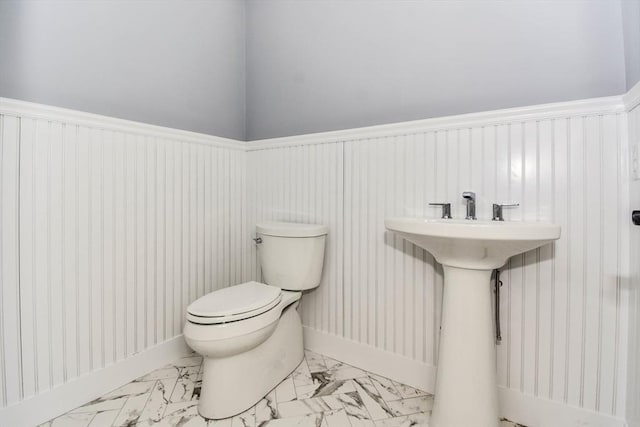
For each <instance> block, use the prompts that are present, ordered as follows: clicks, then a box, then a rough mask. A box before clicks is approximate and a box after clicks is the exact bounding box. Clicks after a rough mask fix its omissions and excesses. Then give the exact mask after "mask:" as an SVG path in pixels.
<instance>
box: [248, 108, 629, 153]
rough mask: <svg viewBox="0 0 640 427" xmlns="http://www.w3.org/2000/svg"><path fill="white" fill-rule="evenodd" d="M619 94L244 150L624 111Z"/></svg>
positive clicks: (268, 142) (259, 143)
mask: <svg viewBox="0 0 640 427" xmlns="http://www.w3.org/2000/svg"><path fill="white" fill-rule="evenodd" d="M625 111H626V109H625V104H624V103H623V100H622V96H609V97H604V98H594V99H585V100H580V101H569V102H558V103H553V104H542V105H533V106H528V107H518V108H508V109H503V110H493V111H484V112H480V113H469V114H459V115H455V116H447V117H436V118H432V119H424V120H414V121H410V122H400V123H391V124H385V125H377V126H367V127H361V128H353V129H345V130H338V131H330V132H320V133H312V134H307V135H295V136H286V137H282V138H271V139H262V140H256V141H249V142H247V151H255V150H265V149H270V148H280V147H288V146H296V145H312V144H328V143H332V142H341V141H348V140H349V141H350V140H360V139H370V138H381V137H385V136H393V135H406V134H412V133H420V132H429V131H436V130H448V129H460V128H468V127H474V126H492V125H499V124H505V123H512V122H514V121H515V122H517V121H531V120H545V119H553V118H564V117H575V116H590V115H600V114H611V113H623V112H625Z"/></svg>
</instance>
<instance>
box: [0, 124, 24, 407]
mask: <svg viewBox="0 0 640 427" xmlns="http://www.w3.org/2000/svg"><path fill="white" fill-rule="evenodd" d="M20 128H21V124H20V119H19V118H16V117H7V116H2V115H0V399H1V403H2V405H3V406H6V405H11V404H14V403H16V402H18V401H20V400H21V399H22V398H23V396H24V389H23V385H22V381H23V368H22V363H23V359H22V347H21V345H20V329H21V324H20V299H19V297H20V289H19V274H20V271H19V268H20V266H19V258H18V256H19V242H18V231H19V230H18V226H19V223H20V221H19V218H18V213H19V194H18V180H19V171H20V167H19V162H20V143H19V138H20Z"/></svg>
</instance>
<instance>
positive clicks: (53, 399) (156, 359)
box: [0, 335, 188, 427]
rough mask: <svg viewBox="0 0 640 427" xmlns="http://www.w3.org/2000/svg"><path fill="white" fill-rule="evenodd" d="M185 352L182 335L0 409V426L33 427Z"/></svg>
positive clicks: (186, 348)
mask: <svg viewBox="0 0 640 427" xmlns="http://www.w3.org/2000/svg"><path fill="white" fill-rule="evenodd" d="M187 352H188V347H187V346H186V344H185V342H184V339H183V338H182V335H179V336H177V337H175V338H172V339H170V340H168V341H165V342H163V343H162V344H158V345H156V346H154V347H151V348H149V349H147V350H145V351H143V352H141V353H137V354H135V355H133V356H131V357H129V358H127V359H124V360H121V361H119V362H116V363H115V364H113V365H110V366H107V367H106V368H103V369H100V370H98V371H94V372H91V373H88V374H86V375H83V376H81V377H79V378H77V379H74V380H72V381H69V382H68V383H66V384H62V385H60V386H58V387H55V388H53V389H52V390H50V391H48V392H46V393H41V394H39V395H37V396H33V397H30V398H28V399H26V400H23V401H22V402H19V403H17V404H15V405H13V406H9V407H7V408H4V409H3V410H0V426H12V427H33V426H36V425H38V424H41V423H43V422H46V421H48V420H50V419H52V418H55V417H57V416H59V415H62V414H64V413H66V412H68V411H70V410H72V409H74V408H77V407H78V406H81V405H83V404H85V403H87V402H90V401H91V400H93V399H96V398H98V397H100V396H102V395H104V394H106V393H108V392H110V391H111V390H114V389H116V388H118V387H120V386H121V385H124V384H126V383H128V382H131V381H133V380H134V379H136V378H138V377H141V376H142V375H144V374H146V373H148V372H150V371H153V370H155V369H158V368H160V367H162V366H164V365H166V364H168V363H170V362H172V361H174V360H176V359H178V358H179V357H180V356H182V355H184V354H185V353H187Z"/></svg>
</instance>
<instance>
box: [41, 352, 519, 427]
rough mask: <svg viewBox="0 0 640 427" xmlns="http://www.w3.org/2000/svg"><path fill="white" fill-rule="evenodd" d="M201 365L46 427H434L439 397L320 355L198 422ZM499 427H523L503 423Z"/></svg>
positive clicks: (171, 368) (110, 396) (126, 390)
mask: <svg viewBox="0 0 640 427" xmlns="http://www.w3.org/2000/svg"><path fill="white" fill-rule="evenodd" d="M201 364H202V358H201V357H199V356H198V355H196V354H191V355H187V356H185V357H183V358H181V359H179V360H177V361H176V362H174V363H172V364H170V365H168V366H166V367H164V368H161V369H158V370H156V371H153V372H150V373H149V374H147V375H145V376H143V377H141V378H138V379H137V380H135V381H133V382H131V383H129V384H126V385H124V386H122V387H120V388H119V389H117V390H114V391H112V392H110V393H107V394H106V395H104V396H103V397H101V398H99V399H96V400H94V401H92V402H90V403H87V404H86V405H84V406H81V407H80V408H77V409H75V410H73V411H71V412H69V413H67V414H65V415H63V416H61V417H58V418H56V419H53V420H51V421H49V422H47V423H44V424H42V425H41V427H88V426H90V427H107V426H109V427H110V426H130V427H133V426H136V427H141V426H158V427H161V426H167V427H196V426H209V427H266V426H269V427H293V426H299V427H306V426H309V427H360V426H363V427H400V426H403V427H408V426H428V425H429V417H430V415H431V408H432V406H433V395H430V394H428V393H426V392H424V391H421V390H417V389H415V388H413V387H409V386H407V385H404V384H400V383H397V382H395V381H392V380H389V379H387V378H383V377H380V376H378V375H375V374H372V373H369V372H366V371H364V370H362V369H359V368H357V367H355V366H350V365H347V364H345V363H342V362H339V361H337V360H334V359H331V358H328V357H325V356H322V355H320V354H316V353H312V352H309V351H306V352H305V359H304V360H303V361H302V363H301V364H300V365H299V366H298V367H297V368H296V370H295V371H294V372H293V373H292V374H291V375H290V376H289V377H287V378H286V379H285V380H284V381H283V382H282V383H280V384H279V385H278V386H277V387H276V388H275V389H274V390H272V391H271V392H270V393H269V394H268V395H267V396H266V397H265V398H264V399H262V400H261V401H260V402H258V403H257V404H256V405H255V406H254V407H252V408H250V409H248V410H247V411H246V412H244V413H242V414H240V415H237V416H235V417H233V418H229V419H225V420H217V421H213V420H206V419H204V418H202V417H200V416H199V415H198V410H197V405H198V398H199V395H200V384H201V378H202V374H201V372H200V367H201ZM500 427H524V426H519V425H518V424H514V423H511V422H509V421H506V420H505V421H502V422H501V426H500Z"/></svg>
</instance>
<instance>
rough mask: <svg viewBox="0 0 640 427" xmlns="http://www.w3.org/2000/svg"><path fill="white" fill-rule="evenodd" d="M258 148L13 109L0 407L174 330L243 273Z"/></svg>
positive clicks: (4, 133)
mask: <svg viewBox="0 0 640 427" xmlns="http://www.w3.org/2000/svg"><path fill="white" fill-rule="evenodd" d="M245 156H246V154H245V152H244V151H243V150H242V149H234V148H233V147H231V146H228V147H227V146H219V145H216V144H215V143H207V142H204V143H201V142H185V141H181V140H180V139H179V137H178V138H176V136H175V135H171V136H167V137H166V138H165V137H163V136H162V134H159V133H158V132H157V131H155V133H149V134H147V133H145V131H144V130H140V129H139V128H136V127H135V126H131V125H128V124H127V125H123V126H120V127H117V126H116V127H114V128H113V129H112V128H110V126H109V125H105V126H103V125H101V124H100V123H93V124H92V123H88V124H76V123H75V122H74V121H73V120H69V121H65V120H64V118H61V117H56V118H55V119H48V118H47V117H43V116H40V117H38V118H31V117H28V116H27V117H22V116H21V115H20V114H18V113H16V114H15V115H11V114H0V242H1V244H0V407H5V406H7V405H11V404H15V403H17V402H19V401H20V400H23V399H25V398H28V397H30V396H33V395H36V394H39V393H43V392H46V391H47V390H50V389H51V388H52V387H55V386H57V385H60V384H62V383H65V382H68V381H71V380H73V379H75V378H77V377H79V376H80V375H82V374H85V373H88V372H91V371H95V370H98V369H101V368H103V367H105V366H108V365H111V364H113V363H115V362H117V361H118V360H122V359H124V358H126V357H128V356H131V355H133V354H135V353H137V352H140V351H143V350H145V349H147V348H149V347H151V346H153V345H154V344H157V343H160V342H163V341H166V340H168V339H171V338H173V337H175V336H176V335H178V334H180V333H181V332H182V325H183V319H184V309H185V307H186V306H187V305H188V304H189V303H190V302H191V301H192V300H193V299H195V298H197V297H199V296H201V295H203V294H204V293H205V292H210V291H211V290H213V289H218V288H221V287H224V286H229V285H233V284H236V283H238V282H239V281H240V279H241V272H242V270H243V262H242V242H241V234H242V233H243V225H242V215H241V214H242V206H240V204H241V203H242V200H243V199H242V197H241V193H242V190H243V187H242V186H243V179H244V178H243V174H244V158H245ZM214 230H215V231H214ZM221 258H224V260H225V263H226V265H225V264H223V263H221V262H220V261H219V259H221ZM231 259H234V261H233V263H231V262H230V260H231ZM216 263H217V264H216ZM216 266H218V267H222V268H216ZM223 268H224V269H225V273H224V274H220V273H219V272H220V271H221V270H222V269H223Z"/></svg>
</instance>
